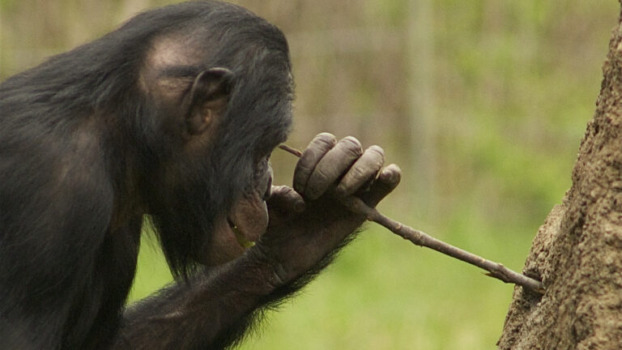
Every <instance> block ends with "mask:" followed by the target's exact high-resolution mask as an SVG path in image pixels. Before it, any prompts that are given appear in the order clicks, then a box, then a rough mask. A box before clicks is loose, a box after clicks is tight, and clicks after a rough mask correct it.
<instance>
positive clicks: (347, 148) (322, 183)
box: [302, 136, 363, 199]
mask: <svg viewBox="0 0 622 350" xmlns="http://www.w3.org/2000/svg"><path fill="white" fill-rule="evenodd" d="M362 153H363V147H361V143H360V142H359V140H357V139H355V138H354V137H351V136H348V137H345V138H343V139H341V140H339V142H337V144H336V145H335V147H333V148H332V149H331V150H330V151H328V152H327V153H326V154H325V155H324V157H323V158H322V159H320V161H319V163H317V165H316V166H315V169H313V172H312V173H311V176H310V177H309V180H308V181H307V187H306V188H305V189H304V192H302V193H303V195H304V196H305V197H306V198H309V199H316V198H319V197H320V196H321V195H322V194H323V193H324V192H326V190H327V189H328V188H329V187H330V186H331V185H333V184H335V183H336V181H337V180H339V178H341V177H342V176H343V174H344V173H345V172H346V171H347V170H348V169H349V168H350V167H351V166H352V164H353V163H354V162H355V161H356V160H357V159H358V158H359V157H360V156H361V154H362Z"/></svg>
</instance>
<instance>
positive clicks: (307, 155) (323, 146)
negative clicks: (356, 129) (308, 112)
mask: <svg viewBox="0 0 622 350" xmlns="http://www.w3.org/2000/svg"><path fill="white" fill-rule="evenodd" d="M335 144H337V139H336V138H335V136H334V135H332V134H329V133H327V132H323V133H321V134H317V135H316V136H315V137H314V138H313V140H311V142H310V143H309V145H308V146H307V148H306V149H305V150H304V152H302V156H301V157H300V160H298V163H297V164H296V170H295V171H294V189H295V190H296V191H298V192H299V193H303V192H304V190H305V188H306V187H307V182H308V181H309V177H310V176H311V173H312V172H313V169H315V166H316V165H317V163H318V162H319V161H320V159H322V157H324V155H325V154H326V152H328V151H329V150H330V149H331V148H333V147H335Z"/></svg>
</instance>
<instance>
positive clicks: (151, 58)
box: [139, 32, 293, 265]
mask: <svg viewBox="0 0 622 350" xmlns="http://www.w3.org/2000/svg"><path fill="white" fill-rule="evenodd" d="M204 42H209V40H208V39H205V40H203V41H202V33H200V32H199V33H195V34H193V35H188V34H187V33H184V34H180V35H175V34H168V35H166V36H164V37H160V38H157V40H155V41H154V42H153V43H152V48H151V50H150V51H149V52H148V55H147V57H146V58H145V65H144V66H143V69H142V70H141V74H140V80H139V86H140V88H141V90H142V91H143V93H144V94H145V96H147V99H148V100H149V101H150V103H151V104H152V105H153V106H155V108H154V110H155V113H156V114H157V117H156V119H157V120H158V121H159V123H160V125H159V128H161V129H162V131H161V133H162V134H163V135H165V137H166V138H167V139H169V140H170V141H169V142H171V143H172V144H174V147H175V148H174V150H173V152H172V154H171V155H169V156H167V157H163V159H164V160H163V162H162V163H163V164H162V166H161V167H160V168H161V169H160V170H161V171H162V172H163V175H161V177H162V180H159V183H164V184H165V185H161V187H163V188H169V189H172V188H175V189H173V190H171V191H175V193H173V194H167V195H165V196H163V197H165V198H168V197H179V196H180V195H182V196H184V197H185V199H184V200H183V201H182V202H181V203H178V202H176V201H175V200H172V201H168V200H167V202H168V203H167V204H168V205H170V206H174V205H177V206H178V207H175V208H167V209H165V210H163V211H164V212H166V213H167V214H166V215H171V216H181V214H183V216H184V217H186V218H188V217H190V218H191V220H194V219H193V218H192V215H198V216H200V217H198V218H197V219H196V221H197V223H180V224H178V226H185V225H189V226H190V225H192V224H195V225H201V222H203V223H204V225H203V226H204V227H202V228H201V229H202V230H205V231H209V232H204V233H202V234H203V235H204V236H205V237H193V238H192V239H191V241H193V242H196V243H194V244H195V245H196V246H195V247H192V248H193V249H198V251H195V252H190V254H192V255H193V256H195V259H196V260H199V261H200V262H202V263H204V264H207V265H214V264H219V263H223V262H226V261H229V260H232V259H234V258H235V257H237V256H239V255H241V254H242V253H244V251H245V249H246V248H248V247H249V246H251V245H252V242H255V241H257V240H258V239H259V237H260V236H261V235H262V234H263V233H264V232H265V231H266V228H267V226H268V211H267V206H266V199H267V198H268V197H269V195H270V188H271V185H272V170H271V168H270V165H269V157H270V153H271V151H272V150H273V149H274V147H276V146H277V145H278V144H279V143H281V142H283V141H284V140H285V138H286V135H287V133H288V131H289V124H290V119H291V100H292V85H293V84H292V82H291V79H292V78H291V73H290V70H289V61H288V57H287V53H286V52H285V54H282V53H281V54H280V55H275V54H271V53H270V52H269V51H268V50H267V49H264V48H260V49H255V50H254V51H253V50H250V49H248V48H247V46H248V47H252V45H246V46H243V47H242V48H241V49H240V50H241V51H242V52H241V53H239V54H237V55H234V56H235V57H230V58H229V59H224V60H222V61H223V62H230V64H229V65H227V68H224V67H223V66H220V65H217V66H214V61H218V60H215V59H214V58H213V57H212V56H211V55H213V54H214V53H213V52H211V51H214V50H207V49H201V47H203V46H205V44H204ZM255 46H258V45H255ZM253 55H255V56H253ZM271 55H272V56H271ZM231 62H232V63H231ZM169 163H170V164H169ZM172 164H174V165H172ZM180 169H181V170H180ZM184 169H186V170H184ZM188 169H190V171H188ZM160 170H159V171H160ZM184 171H185V172H184ZM197 175H198V176H199V177H200V178H199V179H198V180H197V178H196V177H197ZM171 183H172V184H171ZM153 190H155V191H157V190H158V189H157V188H156V189H153ZM184 191H187V192H186V193H184ZM173 203H178V204H173ZM160 205H166V204H160ZM181 211H183V213H181ZM195 213H196V214H195ZM178 214H179V215H178ZM206 222H207V224H205V223H206ZM207 226H210V227H207ZM194 231H196V230H194ZM206 235H207V236H206ZM199 245H200V246H201V247H197V246H199Z"/></svg>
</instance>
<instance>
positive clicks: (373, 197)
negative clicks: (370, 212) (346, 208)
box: [363, 164, 402, 207]
mask: <svg viewBox="0 0 622 350" xmlns="http://www.w3.org/2000/svg"><path fill="white" fill-rule="evenodd" d="M401 178H402V170H401V169H400V168H399V167H398V166H397V165H395V164H391V165H389V166H387V167H386V168H384V169H382V171H381V172H380V174H379V175H378V178H377V179H376V181H375V182H374V184H373V185H372V186H371V188H370V189H369V192H368V193H366V194H365V198H363V200H364V201H365V203H367V205H369V206H371V207H375V206H376V204H378V202H380V201H381V200H382V199H383V198H384V197H385V196H386V195H388V194H389V193H391V191H393V190H394V189H395V187H397V185H398V184H399V183H400V179H401Z"/></svg>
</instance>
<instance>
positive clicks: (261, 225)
mask: <svg viewBox="0 0 622 350" xmlns="http://www.w3.org/2000/svg"><path fill="white" fill-rule="evenodd" d="M227 223H228V226H229V229H230V232H231V234H232V235H233V236H234V237H235V239H236V241H237V242H238V244H239V245H240V246H241V247H242V248H244V249H248V248H250V247H252V246H253V245H254V244H255V242H257V240H259V238H260V237H261V235H263V233H264V232H265V231H266V229H267V228H268V207H267V205H266V202H265V201H264V199H263V196H261V195H259V194H258V193H254V194H251V195H248V196H245V197H243V198H242V199H240V200H239V201H238V202H237V203H236V204H235V205H234V206H233V208H232V210H231V213H230V214H229V216H228V217H227Z"/></svg>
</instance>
